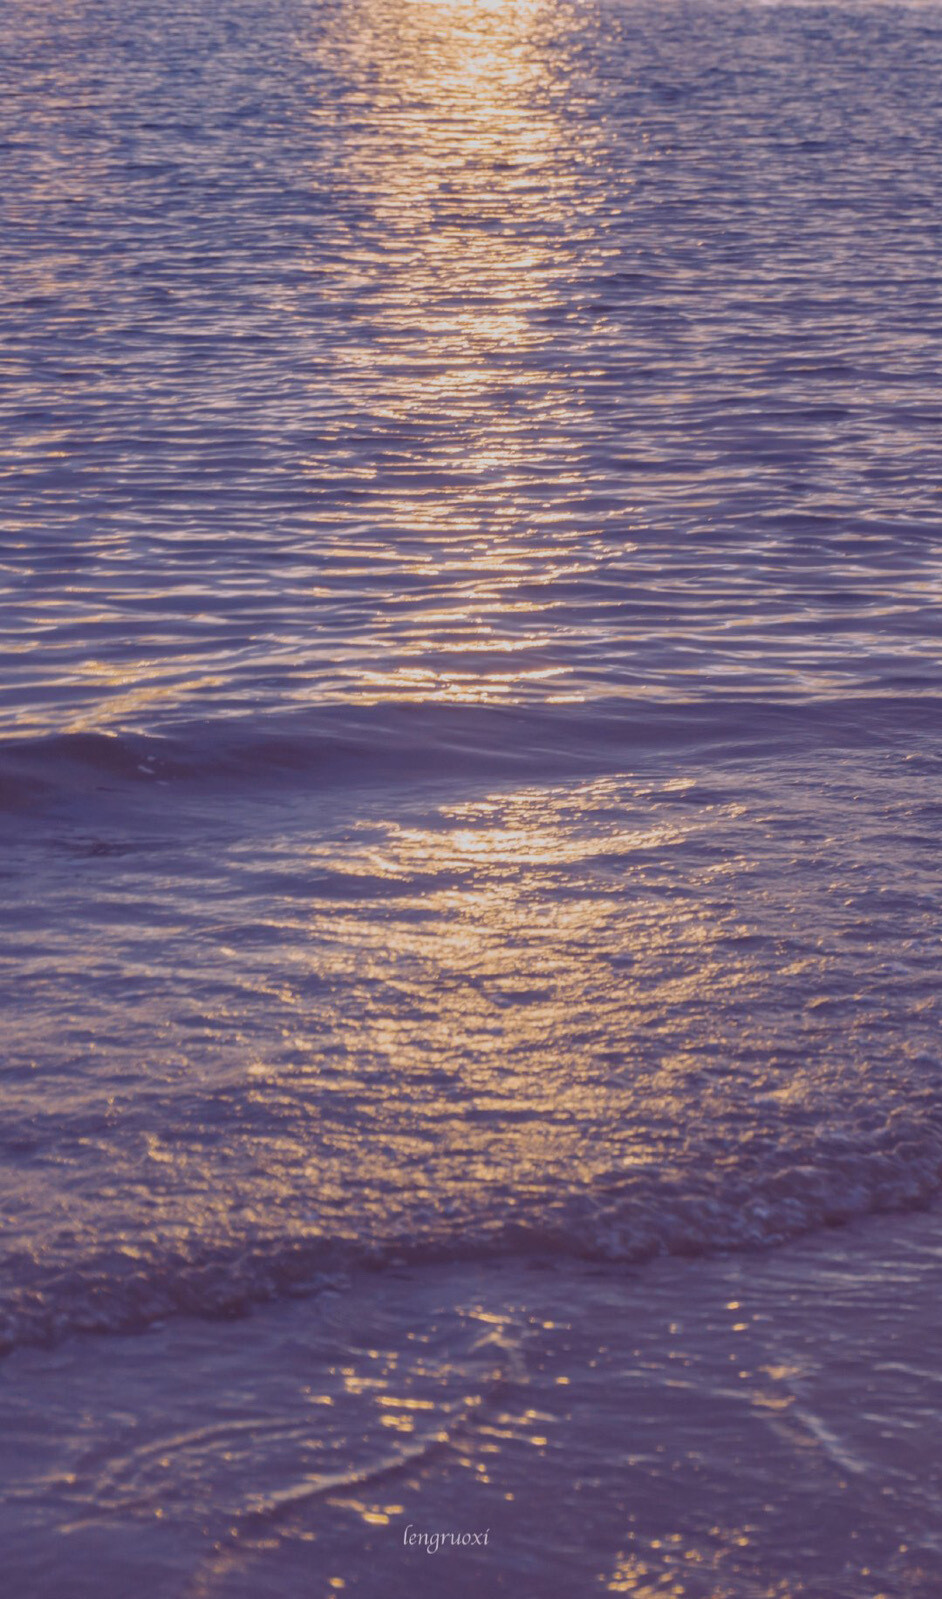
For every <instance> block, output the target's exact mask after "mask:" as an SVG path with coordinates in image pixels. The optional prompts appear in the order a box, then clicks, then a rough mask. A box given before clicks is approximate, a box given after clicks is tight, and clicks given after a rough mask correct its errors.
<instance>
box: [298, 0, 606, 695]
mask: <svg viewBox="0 0 942 1599" xmlns="http://www.w3.org/2000/svg"><path fill="white" fill-rule="evenodd" d="M544 9H545V8H544V6H543V4H542V3H541V0H512V3H504V0H500V3H498V0H489V3H484V4H480V3H469V0H411V3H408V4H406V5H395V6H392V5H391V4H390V3H389V0H363V3H361V4H359V5H358V6H355V7H352V8H345V10H344V12H343V15H342V18H338V24H337V30H336V32H334V33H332V34H328V36H327V38H326V41H325V40H324V39H321V40H320V41H319V43H318V45H317V54H318V60H319V62H320V63H321V65H324V64H325V63H326V64H328V65H329V66H330V68H331V70H332V71H333V72H334V73H336V74H337V75H338V76H339V77H340V78H341V79H342V80H343V81H344V82H346V83H348V84H350V85H356V86H359V85H362V84H364V83H369V85H370V90H369V114H368V116H365V117H363V118H362V119H360V120H358V121H357V122H356V123H355V125H354V127H353V128H351V130H350V134H349V137H348V138H347V139H345V141H344V143H343V146H342V148H340V149H339V150H338V161H339V167H340V177H339V182H340V183H341V185H342V186H343V187H344V189H345V190H347V191H348V192H349V193H350V194H351V195H352V196H355V197H356V206H355V207H352V208H351V209H352V210H355V212H356V215H357V217H358V218H359V220H358V221H357V223H356V224H354V222H353V221H352V220H351V223H350V228H351V235H350V239H349V249H350V252H351V253H354V254H355V253H356V251H357V250H358V249H359V250H360V251H361V253H362V255H363V261H364V290H365V291H368V290H369V288H370V286H371V285H373V284H377V285H378V284H379V283H380V281H381V289H382V292H381V293H376V294H373V295H372V297H370V298H368V299H367V300H365V301H364V307H365V309H366V314H365V316H364V318H363V320H362V321H361V320H360V319H358V321H357V323H356V324H354V325H352V326H351V328H350V337H349V338H348V339H345V341H344V342H343V343H342V344H338V345H337V347H336V348H334V349H332V351H331V360H332V362H333V363H335V364H336V363H339V365H340V371H341V379H342V376H343V372H344V371H346V373H347V375H348V379H349V383H350V385H351V386H353V388H354V389H355V390H356V392H358V393H360V394H362V397H363V402H364V404H365V405H367V406H373V405H375V408H376V409H375V413H374V427H375V431H376V434H377V442H376V447H375V448H374V450H372V451H371V452H369V453H367V452H358V454H357V456H356V458H355V459H351V458H350V457H349V456H347V457H343V458H342V459H340V460H339V461H338V463H337V466H336V468H334V467H332V466H331V464H330V459H329V456H328V459H327V460H326V461H325V459H324V456H323V454H322V453H320V452H319V453H318V454H317V455H314V456H311V457H310V458H309V460H308V461H307V470H308V471H309V472H310V473H311V476H312V478H313V479H315V480H316V481H318V482H320V483H321V484H323V485H324V488H325V490H326V491H328V492H330V491H331V490H332V488H333V485H334V484H336V485H337V486H338V488H339V487H340V485H341V484H344V483H346V484H349V483H351V482H359V483H362V484H363V485H364V486H366V485H369V493H370V498H371V505H370V508H369V513H370V514H369V520H368V522H367V523H366V525H363V523H362V522H360V523H359V524H357V523H355V522H354V518H353V517H352V516H351V523H350V548H351V549H355V550H359V549H361V548H362V547H363V542H364V539H365V540H366V542H367V543H373V542H374V539H375V533H374V531H373V530H374V528H375V525H376V522H377V521H380V522H381V523H382V525H383V528H384V529H385V530H386V532H387V533H388V542H386V541H383V540H380V541H377V542H376V547H375V550H374V551H372V552H371V554H370V557H369V559H371V560H372V559H373V558H374V557H375V558H378V559H379V560H380V561H381V562H383V563H384V564H386V565H387V571H388V578H389V581H390V583H391V584H392V585H395V584H396V582H397V581H399V580H400V578H399V574H400V573H401V574H403V575H405V574H410V575H411V574H418V575H420V576H421V578H422V580H423V600H424V603H423V606H422V608H421V610H417V611H416V613H415V615H414V617H413V619H412V622H413V625H412V626H411V627H410V629H409V636H408V638H407V639H397V640H396V641H395V647H391V646H393V643H394V641H393V639H392V638H391V637H389V636H387V637H386V638H385V640H377V643H378V646H379V647H378V648H377V649H376V652H375V655H374V663H373V664H372V665H369V666H367V665H365V664H364V663H363V662H358V664H357V669H356V675H355V678H353V679H352V680H348V681H347V683H346V684H345V691H346V693H347V694H348V695H350V696H352V697H353V698H356V699H366V700H369V701H373V702H375V701H379V700H384V699H391V700H411V701H431V700H434V701H439V702H450V703H471V704H484V703H489V702H491V701H497V702H508V701H514V700H517V699H519V698H521V697H531V698H546V697H547V696H548V695H549V694H552V691H553V684H554V682H555V680H556V679H557V678H564V677H565V675H566V672H567V670H568V668H567V667H566V665H565V664H564V663H563V662H562V661H561V660H560V659H559V658H558V644H557V642H556V632H555V630H554V629H553V628H552V627H548V626H547V625H546V621H545V613H546V611H547V605H548V601H547V598H546V596H547V595H548V593H549V591H550V586H551V585H552V583H553V581H554V580H555V579H565V577H567V576H572V577H573V578H574V579H576V578H577V577H578V575H579V573H580V572H581V571H582V570H583V569H584V567H585V564H586V561H585V557H584V556H583V555H581V554H580V553H579V552H577V553H576V554H575V557H574V556H573V549H572V541H573V532H572V528H571V527H569V526H568V524H567V519H566V517H565V515H562V514H561V513H560V514H559V515H558V520H556V521H551V520H547V519H546V518H544V519H543V520H544V527H543V529H542V531H540V532H536V530H534V528H533V527H532V525H528V524H531V520H532V519H531V517H530V516H529V514H528V500H527V496H528V495H532V491H533V490H532V485H533V473H534V469H535V467H537V466H538V463H539V462H540V461H541V460H542V459H543V457H544V456H545V453H546V448H547V444H548V443H549V444H550V445H551V447H552V449H553V454H554V457H555V458H554V461H553V480H554V484H555V485H556V489H557V492H558V493H562V494H563V495H565V494H566V493H567V491H568V492H569V493H570V494H573V495H575V494H578V492H579V490H580V487H581V486H582V483H583V472H582V465H581V460H580V451H579V448H578V445H577V442H576V436H577V434H578V425H577V415H576V411H577V408H578V399H577V397H575V396H574V394H573V389H572V385H571V383H570V382H569V381H568V380H567V379H566V377H565V375H564V374H561V373H559V372H558V371H557V370H556V363H555V361H554V357H553V353H552V352H553V343H554V339H555V337H556V328H557V327H558V325H559V323H560V321H561V320H562V319H564V318H565V315H566V305H567V301H566V294H565V292H564V290H563V288H562V276H563V274H561V271H560V255H561V251H564V250H565V248H566V247H567V241H568V240H570V239H571V238H572V237H573V236H574V235H575V234H576V233H577V232H578V230H579V226H580V221H579V198H578V194H577V187H576V178H575V176H574V169H573V164H572V162H571V160H570V159H569V155H570V149H569V144H568V142H567V139H566V136H565V135H564V132H563V129H562V127H561V125H560V122H559V118H558V114H557V110H556V107H555V104H554V99H553V95H552V93H551V92H549V89H548V84H547V53H546V48H545V40H544V38H543V35H542V31H541V29H542V28H543V26H544V17H543V13H544ZM341 21H342V27H341V26H340V22H341ZM354 227H355V228H356V231H354ZM375 241H381V243H377V242H375ZM374 251H375V255H374V254H373V252H374ZM327 292H328V294H329V293H330V284H329V280H328V288H327ZM347 292H348V263H347V262H346V261H344V262H343V263H342V269H341V270H340V271H339V275H338V279H337V293H338V294H341V293H344V294H345V293H347ZM364 327H365V328H366V330H367V331H366V332H364ZM344 438H345V434H344V429H343V424H340V425H339V427H338V430H337V432H336V433H335V435H334V440H335V443H336V444H337V446H338V447H339V446H341V445H342V444H343V442H344ZM557 511H558V508H557ZM324 514H325V518H326V516H327V515H328V512H327V511H326V510H325V513H324ZM329 514H331V515H336V506H334V505H331V507H330V513H329ZM522 534H525V536H522ZM406 539H409V540H411V541H412V547H411V549H410V548H409V546H408V545H407V544H406V543H405V540H406ZM372 570H373V571H375V570H376V568H375V566H374V567H373V568H372ZM332 575H333V574H332ZM537 585H540V587H541V589H542V592H537ZM410 589H411V590H412V592H413V594H414V592H415V590H414V586H413V585H411V584H410ZM329 590H330V585H326V586H325V591H326V592H329ZM518 590H520V592H519V593H518ZM442 602H444V603H442ZM499 657H502V658H503V664H497V658H499ZM555 697H558V698H559V699H564V700H565V699H568V698H572V697H576V698H578V697H579V696H578V694H576V695H572V693H571V692H566V687H565V685H563V684H561V685H560V691H559V693H558V695H557V696H555Z"/></svg>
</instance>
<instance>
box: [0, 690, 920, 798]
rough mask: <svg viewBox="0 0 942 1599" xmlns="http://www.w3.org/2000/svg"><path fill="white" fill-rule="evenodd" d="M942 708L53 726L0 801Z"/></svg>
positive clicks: (902, 718)
mask: <svg viewBox="0 0 942 1599" xmlns="http://www.w3.org/2000/svg"><path fill="white" fill-rule="evenodd" d="M939 709H940V707H939V704H938V701H937V699H936V698H935V697H932V696H914V697H912V698H904V697H898V696H894V697H886V696H869V697H859V698H853V697H851V698H843V699H818V700H810V701H809V700H804V701H802V702H800V703H799V702H789V701H784V700H778V701H772V700H765V699H756V698H751V697H745V696H744V697H734V696H731V697H728V698H718V697H711V698H704V699H703V700H696V699H691V700H687V701H683V702H677V701H674V702H670V703H665V702H663V701H653V700H652V701H645V700H617V699H612V698H606V699H602V700H599V701H596V702H591V703H589V702H580V703H578V704H569V705H555V704H548V705H542V706H535V707H534V706H525V707H524V706H494V705H488V706H474V705H441V704H434V703H426V704H411V703H388V704H384V705H376V706H362V707H354V706H344V705H335V706H326V707H322V708H320V709H318V710H317V711H311V712H295V713H293V714H291V715H289V716H271V717H266V718H258V717H246V718H222V719H219V720H216V721H195V722H187V723H174V724H171V725H168V726H167V727H166V728H165V729H163V730H161V731H160V732H147V733H145V732H137V731H120V732H68V733H57V734H49V735H47V736H34V737H29V738H21V739H15V738H14V739H7V740H5V741H3V742H2V743H0V804H2V805H4V806H5V807H6V808H7V809H10V810H21V809H28V808H30V807H32V806H33V805H35V804H36V803H37V802H39V801H42V799H43V798H44V797H48V796H50V795H52V796H62V795H73V796H80V795H82V794H88V793H97V794H99V795H100V794H101V793H102V792H107V791H115V790H119V791H121V792H122V793H126V792H127V791H129V790H136V791H139V792H142V791H145V790H146V789H148V788H152V787H153V786H154V785H158V786H162V787H164V788H167V787H171V786H179V785H181V784H186V785H189V786H193V785H202V786H209V787H213V786H219V785H225V786H226V787H227V789H231V788H232V787H233V785H235V786H236V787H237V788H242V789H249V790H250V789H255V788H264V787H266V786H271V785H278V786H279V787H285V786H291V785H305V786H313V787H316V788H322V787H335V786H344V785H363V784H366V785H371V784H381V785H383V786H385V785H388V784H404V783H409V782H412V781H426V782H427V781H432V780H434V781H447V780H449V779H451V778H462V779H468V778H471V779H473V778H477V777H479V778H482V779H484V780H491V779H499V778H501V777H504V776H507V777H510V778H517V777H519V778H522V779H526V778H540V777H554V776H566V775H574V774H580V773H593V772H599V771H603V772H616V771H622V770H627V769H630V768H631V767H632V766H633V765H634V764H636V763H637V761H638V760H639V759H646V758H651V757H657V756H658V755H660V754H669V753H675V752H677V751H686V752H689V754H690V755H691V757H694V756H695V755H696V754H697V752H699V751H703V752H704V753H710V754H715V755H724V754H725V755H727V756H729V757H731V758H735V757H751V758H756V757H759V758H762V757H771V756H775V755H790V754H800V753H805V752H809V751H812V750H815V749H820V748H821V747H822V746H825V747H839V748H842V749H866V748H869V747H871V746H873V745H875V744H876V745H880V744H885V745H892V744H894V743H895V742H896V741H897V740H898V739H899V738H900V737H901V736H905V737H906V739H907V740H908V741H909V742H910V743H911V742H912V740H913V739H914V738H915V739H919V738H921V737H924V736H929V737H931V736H932V735H933V734H934V733H937V730H938V726H939Z"/></svg>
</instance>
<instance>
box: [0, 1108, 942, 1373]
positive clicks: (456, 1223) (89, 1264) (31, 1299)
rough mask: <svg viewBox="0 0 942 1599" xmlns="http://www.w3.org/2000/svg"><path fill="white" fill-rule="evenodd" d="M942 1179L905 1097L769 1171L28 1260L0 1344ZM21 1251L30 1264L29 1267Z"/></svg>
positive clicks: (757, 1242) (792, 1213)
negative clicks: (374, 1229) (344, 1229)
mask: <svg viewBox="0 0 942 1599" xmlns="http://www.w3.org/2000/svg"><path fill="white" fill-rule="evenodd" d="M940 1188H942V1122H940V1121H939V1119H938V1117H936V1116H935V1115H933V1114H931V1113H930V1115H929V1116H928V1117H926V1119H925V1120H922V1121H920V1120H918V1119H917V1118H916V1117H914V1116H912V1115H911V1114H909V1113H908V1112H904V1111H902V1110H898V1111H895V1112H892V1113H891V1114H890V1116H889V1117H888V1118H887V1122H886V1125H885V1127H884V1129H883V1132H882V1134H881V1136H880V1137H879V1138H877V1139H875V1140H874V1141H873V1143H871V1144H870V1145H869V1147H866V1148H864V1147H858V1148H854V1147H853V1146H850V1145H848V1146H847V1147H842V1148H840V1149H838V1150H834V1151H832V1153H831V1157H830V1158H829V1159H828V1161H827V1163H826V1164H817V1163H816V1162H815V1163H812V1159H811V1157H810V1156H809V1160H808V1163H807V1164H798V1163H795V1162H794V1161H792V1162H791V1163H789V1164H786V1163H784V1162H783V1163H779V1164H778V1165H772V1166H771V1167H770V1168H769V1169H767V1170H766V1171H765V1172H764V1173H762V1174H761V1175H757V1174H749V1175H748V1176H747V1175H746V1174H744V1173H742V1172H739V1173H738V1174H731V1175H729V1176H727V1175H725V1174H723V1173H720V1174H719V1176H717V1174H715V1173H712V1174H711V1173H707V1174H704V1175H703V1176H700V1177H698V1176H697V1175H696V1174H692V1173H685V1174H681V1173H679V1172H678V1173H677V1174H662V1173H656V1172H650V1173H646V1172H644V1171H640V1172H638V1173H633V1172H631V1171H625V1172H611V1173H607V1174H604V1175H602V1176H599V1177H598V1178H596V1179H595V1181H594V1182H593V1184H592V1186H591V1187H589V1188H585V1189H581V1190H573V1191H571V1192H569V1193H553V1192H550V1191H547V1192H545V1193H544V1194H543V1195H541V1196H536V1197H535V1198H534V1199H533V1200H532V1201H530V1202H529V1203H528V1205H526V1206H524V1205H523V1204H521V1205H519V1206H514V1205H513V1204H505V1206H504V1208H503V1209H498V1208H494V1209H493V1210H487V1209H482V1210H481V1211H480V1212H479V1213H477V1214H476V1215H465V1216H454V1217H450V1218H449V1219H448V1220H447V1221H445V1220H443V1219H442V1220H440V1221H439V1222H426V1223H425V1224H424V1225H423V1226H422V1227H421V1228H414V1229H412V1230H410V1231H406V1230H402V1231H397V1232H393V1233H390V1234H389V1235H387V1236H375V1237H369V1236H367V1237H362V1238H355V1237H341V1236H328V1235H325V1234H321V1233H314V1232H312V1233H311V1234H309V1235H307V1236H303V1237H301V1236H298V1235H294V1236H291V1237H282V1238H279V1237H277V1236H270V1237H266V1238H253V1239H243V1240H232V1239H230V1240H228V1241H227V1242H226V1243H224V1244H219V1245H208V1244H206V1245H199V1244H196V1243H194V1244H193V1245H192V1246H190V1247H189V1248H188V1249H184V1248H183V1247H181V1248H180V1249H179V1250H178V1251H176V1252H174V1251H171V1250H163V1251H162V1250H161V1249H160V1248H159V1247H158V1246H156V1245H155V1246H153V1247H152V1248H151V1250H150V1251H149V1252H148V1251H146V1250H142V1249H141V1248H140V1247H139V1246H138V1245H135V1246H134V1247H128V1249H127V1250H124V1249H122V1248H121V1247H120V1246H118V1247H116V1248H114V1249H112V1250H111V1251H110V1252H109V1254H108V1255H107V1256H104V1255H103V1256H101V1257H100V1258H97V1257H95V1258H89V1259H86V1260H83V1261H76V1262H73V1263H71V1264H70V1265H68V1266H65V1265H63V1266H62V1267H61V1268H60V1269H58V1270H48V1271H47V1270H42V1271H41V1270H39V1269H38V1268H36V1267H35V1266H31V1267H30V1270H29V1272H28V1273H24V1272H23V1271H22V1269H21V1270H20V1271H18V1272H17V1276H18V1277H19V1279H20V1282H21V1283H22V1281H23V1278H24V1276H27V1277H28V1278H29V1285H28V1286H21V1287H19V1288H14V1289H11V1290H10V1291H9V1292H8V1293H7V1294H6V1295H5V1297H4V1300H3V1302H2V1303H0V1352H2V1353H9V1352H10V1351H11V1350H12V1349H14V1348H16V1347H18V1346H21V1345H46V1346H49V1345H54V1344H56V1343H58V1342H60V1341H61V1340H63V1339H65V1338H68V1337H70V1336H73V1335H75V1334H80V1333H96V1334H102V1333H136V1332H142V1331H144V1330H145V1329H146V1328H148V1327H150V1326H152V1325H154V1324H155V1323H157V1322H161V1321H163V1320H164V1319H166V1318H167V1317H170V1316H178V1315H191V1316H201V1317H213V1318H225V1319H234V1318H238V1317H242V1316H244V1315H247V1314H248V1313H250V1312H251V1311H252V1310H253V1309H254V1308H255V1307H256V1306H259V1305H262V1304H266V1303H270V1302H271V1301H273V1300H277V1299H283V1298H288V1297H298V1296H302V1297H303V1296H307V1295H311V1294H315V1293H317V1292H318V1291H319V1290H321V1289H323V1288H325V1287H328V1286H331V1285H332V1284H334V1283H335V1282H336V1280H337V1277H338V1274H341V1275H342V1274H343V1273H346V1272H349V1271H357V1270H372V1271H381V1270H384V1269H388V1268H395V1267H401V1266H403V1265H410V1266H417V1267H421V1266H424V1265H442V1264H448V1263H457V1262H468V1261H486V1260H489V1259H490V1260H501V1259H513V1258H517V1259H530V1260H533V1259H540V1260H552V1259H574V1260H583V1261H595V1262H598V1263H600V1264H607V1265H609V1266H612V1267H614V1268H618V1267H635V1266H641V1265H643V1264H645V1263H646V1262H649V1261H651V1260H653V1259H657V1258H663V1257H665V1256H681V1257H696V1256H704V1255H711V1254H717V1253H726V1252H729V1251H755V1250H764V1249H769V1248H773V1247H776V1246H778V1245H781V1244H784V1243H787V1242H788V1241H790V1240H792V1239H794V1238H798V1237H801V1236H803V1235H804V1234H807V1233H810V1232H814V1231H816V1230H818V1229H821V1228H824V1227H835V1226H842V1225H845V1224H847V1223H850V1222H853V1221H856V1220H859V1219H861V1218H864V1217H867V1216H872V1215H880V1214H891V1213H893V1212H900V1211H907V1210H915V1209H920V1208H924V1207H926V1206H927V1205H929V1204H930V1203H931V1202H932V1200H933V1199H934V1198H935V1196H936V1195H937V1194H938V1192H939V1190H940ZM22 1265H23V1263H22V1262H20V1267H21V1268H22Z"/></svg>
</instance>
